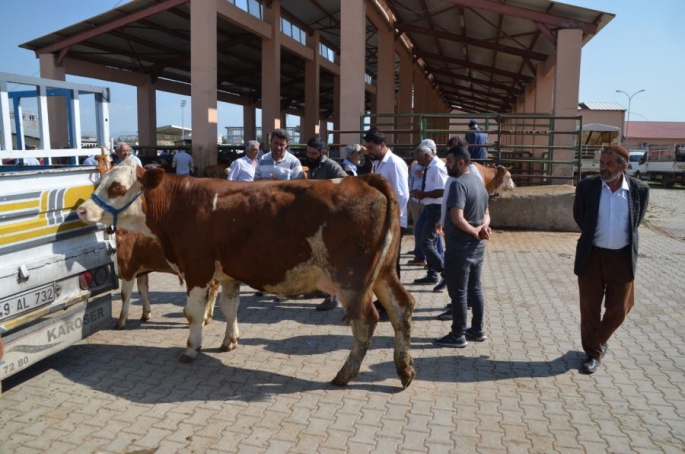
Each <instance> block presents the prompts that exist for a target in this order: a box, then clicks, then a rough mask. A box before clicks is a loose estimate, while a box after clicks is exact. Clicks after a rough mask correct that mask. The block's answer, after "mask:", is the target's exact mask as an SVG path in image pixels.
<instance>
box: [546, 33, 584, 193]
mask: <svg viewBox="0 0 685 454" xmlns="http://www.w3.org/2000/svg"><path fill="white" fill-rule="evenodd" d="M582 46H583V32H582V30H578V29H560V30H559V31H558V32H557V59H556V68H555V71H554V104H553V106H554V107H553V109H554V115H555V116H567V117H575V116H578V92H579V91H580V60H581V48H582ZM554 129H555V130H556V131H566V132H568V131H574V130H575V129H576V121H575V120H558V121H556V122H555V126H554ZM573 144H574V136H573V135H571V134H555V136H554V145H555V146H566V147H571V146H573ZM573 157H574V153H573V150H571V149H569V150H555V151H554V159H553V160H554V161H571V160H573ZM552 175H554V176H563V177H572V176H573V165H571V164H555V165H553V166H552ZM553 182H554V183H559V184H561V183H570V182H571V180H568V179H567V180H562V179H560V180H553Z"/></svg>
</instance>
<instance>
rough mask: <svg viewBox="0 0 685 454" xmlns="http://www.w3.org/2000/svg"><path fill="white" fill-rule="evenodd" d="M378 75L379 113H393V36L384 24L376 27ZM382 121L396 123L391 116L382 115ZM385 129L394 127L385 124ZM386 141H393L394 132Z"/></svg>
mask: <svg viewBox="0 0 685 454" xmlns="http://www.w3.org/2000/svg"><path fill="white" fill-rule="evenodd" d="M377 67H378V75H377V76H378V77H377V79H376V103H375V105H374V110H375V112H376V113H379V114H394V113H395V36H394V33H393V30H392V29H391V28H390V27H387V26H386V25H385V24H383V25H382V26H380V27H378V66H377ZM382 122H383V123H385V124H387V125H390V124H394V123H396V121H394V120H393V118H392V117H383V121H382ZM386 128H387V129H391V128H392V129H395V128H394V127H392V126H387V127H386ZM386 139H387V140H388V143H391V142H395V135H394V134H386Z"/></svg>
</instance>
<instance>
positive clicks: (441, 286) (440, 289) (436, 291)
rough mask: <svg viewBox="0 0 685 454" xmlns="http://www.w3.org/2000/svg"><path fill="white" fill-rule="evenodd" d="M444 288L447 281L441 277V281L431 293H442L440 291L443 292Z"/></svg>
mask: <svg viewBox="0 0 685 454" xmlns="http://www.w3.org/2000/svg"><path fill="white" fill-rule="evenodd" d="M445 287H447V281H446V280H445V278H444V277H443V278H442V279H440V282H438V285H436V286H435V287H433V291H434V292H435V293H442V291H443V290H445Z"/></svg>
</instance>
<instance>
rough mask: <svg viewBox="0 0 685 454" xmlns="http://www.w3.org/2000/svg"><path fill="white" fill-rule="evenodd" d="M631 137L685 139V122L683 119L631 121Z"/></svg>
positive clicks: (629, 130)
mask: <svg viewBox="0 0 685 454" xmlns="http://www.w3.org/2000/svg"><path fill="white" fill-rule="evenodd" d="M627 129H628V133H629V134H630V138H631V139H671V140H685V122H682V121H629V122H628V126H627Z"/></svg>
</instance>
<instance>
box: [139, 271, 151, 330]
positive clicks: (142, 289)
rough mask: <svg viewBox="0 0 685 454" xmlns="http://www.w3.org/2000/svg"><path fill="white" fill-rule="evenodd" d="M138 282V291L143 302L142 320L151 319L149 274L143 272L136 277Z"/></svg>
mask: <svg viewBox="0 0 685 454" xmlns="http://www.w3.org/2000/svg"><path fill="white" fill-rule="evenodd" d="M136 282H137V283H138V293H140V299H141V301H142V303H143V315H142V317H140V320H141V321H143V322H147V321H148V320H150V313H151V312H152V311H151V310H150V299H149V298H148V291H149V290H150V278H149V274H148V273H145V274H141V275H140V276H138V277H136Z"/></svg>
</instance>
